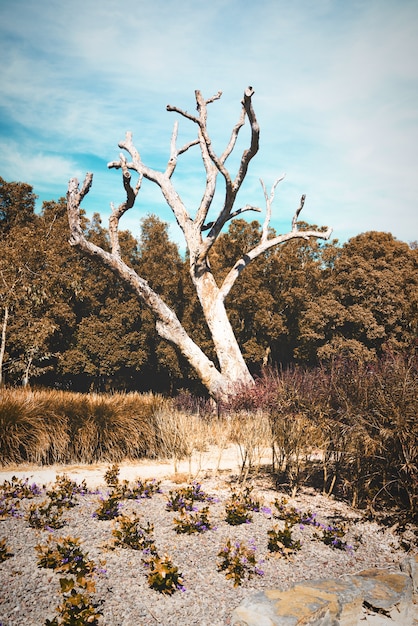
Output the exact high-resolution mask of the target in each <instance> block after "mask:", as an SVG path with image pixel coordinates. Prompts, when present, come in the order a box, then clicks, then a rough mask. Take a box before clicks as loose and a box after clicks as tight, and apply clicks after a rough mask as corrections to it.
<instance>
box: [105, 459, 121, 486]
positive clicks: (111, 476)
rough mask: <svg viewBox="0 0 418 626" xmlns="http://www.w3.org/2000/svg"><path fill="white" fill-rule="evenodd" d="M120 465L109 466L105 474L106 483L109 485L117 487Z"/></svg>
mask: <svg viewBox="0 0 418 626" xmlns="http://www.w3.org/2000/svg"><path fill="white" fill-rule="evenodd" d="M119 471H120V470H119V465H116V464H115V465H112V467H109V469H108V470H107V472H106V473H105V475H104V479H105V483H106V485H107V486H108V487H117V486H118V485H119Z"/></svg>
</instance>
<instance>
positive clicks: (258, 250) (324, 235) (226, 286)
mask: <svg viewBox="0 0 418 626" xmlns="http://www.w3.org/2000/svg"><path fill="white" fill-rule="evenodd" d="M331 233H332V228H328V230H326V231H320V230H291V231H290V232H288V233H286V234H285V235H278V236H277V237H272V238H271V239H267V240H264V241H261V242H260V243H259V244H258V246H255V247H254V248H253V249H252V250H249V251H248V252H246V253H245V254H244V255H243V256H242V257H241V258H240V259H239V260H238V261H237V262H236V263H235V265H234V267H233V268H232V269H231V270H230V271H229V272H228V274H227V275H226V277H225V280H224V282H223V284H222V286H221V288H220V290H219V297H220V298H221V299H222V300H224V299H225V298H226V296H227V295H228V293H229V292H230V291H231V289H232V287H233V285H234V283H235V281H236V280H237V278H238V276H239V275H240V274H241V272H242V271H243V270H244V269H245V268H246V267H247V266H248V265H249V264H250V263H251V261H254V259H256V258H257V257H259V256H260V255H261V254H263V253H264V252H266V250H269V249H270V248H273V247H275V246H278V245H280V244H282V243H285V242H286V241H290V240H291V239H305V240H309V239H311V238H316V239H324V240H327V239H329V238H330V237H331Z"/></svg>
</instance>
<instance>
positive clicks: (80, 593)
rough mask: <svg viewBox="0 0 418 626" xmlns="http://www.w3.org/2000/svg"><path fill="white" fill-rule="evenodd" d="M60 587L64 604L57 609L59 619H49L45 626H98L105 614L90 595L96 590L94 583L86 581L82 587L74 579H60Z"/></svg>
mask: <svg viewBox="0 0 418 626" xmlns="http://www.w3.org/2000/svg"><path fill="white" fill-rule="evenodd" d="M60 587H61V592H62V594H63V597H64V602H63V604H60V605H59V606H58V607H57V612H58V617H56V618H55V619H53V620H52V621H51V620H49V619H47V620H46V621H45V626H85V625H86V624H89V625H91V626H98V624H99V623H100V621H99V620H100V617H101V616H102V615H103V613H102V612H101V611H99V610H98V606H99V605H100V603H93V601H92V597H91V595H90V594H91V593H94V591H95V590H96V588H95V584H94V582H93V581H91V580H88V581H86V580H84V582H83V583H82V584H81V585H80V584H77V583H76V582H74V580H73V579H72V578H60ZM86 591H87V593H86Z"/></svg>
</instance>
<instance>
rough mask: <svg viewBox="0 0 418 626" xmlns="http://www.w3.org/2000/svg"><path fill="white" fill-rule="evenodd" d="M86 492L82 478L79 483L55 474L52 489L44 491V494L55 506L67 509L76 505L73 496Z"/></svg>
mask: <svg viewBox="0 0 418 626" xmlns="http://www.w3.org/2000/svg"><path fill="white" fill-rule="evenodd" d="M86 493H88V488H87V485H86V481H85V480H84V481H83V482H82V483H81V485H77V483H76V482H75V481H73V480H70V479H69V478H68V477H67V476H65V474H64V475H62V476H57V478H56V480H55V484H54V485H53V487H52V489H50V490H49V491H47V492H46V495H47V496H48V497H49V498H50V499H51V502H52V503H53V504H54V505H55V506H57V507H63V508H66V509H69V508H71V507H73V506H76V504H77V502H76V501H75V500H74V497H75V496H76V495H77V494H86Z"/></svg>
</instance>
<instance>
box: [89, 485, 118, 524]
mask: <svg viewBox="0 0 418 626" xmlns="http://www.w3.org/2000/svg"><path fill="white" fill-rule="evenodd" d="M122 498H123V493H122V492H121V491H118V490H115V491H112V492H111V493H110V494H109V495H108V497H107V498H101V501H100V505H99V506H98V508H97V509H96V511H95V512H94V514H93V515H94V517H96V518H97V519H99V520H111V519H115V517H119V515H120V508H121V506H122V503H121V499H122Z"/></svg>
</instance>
